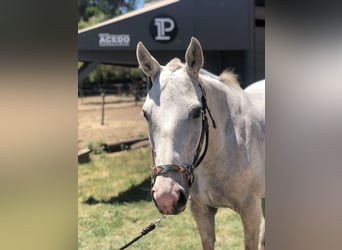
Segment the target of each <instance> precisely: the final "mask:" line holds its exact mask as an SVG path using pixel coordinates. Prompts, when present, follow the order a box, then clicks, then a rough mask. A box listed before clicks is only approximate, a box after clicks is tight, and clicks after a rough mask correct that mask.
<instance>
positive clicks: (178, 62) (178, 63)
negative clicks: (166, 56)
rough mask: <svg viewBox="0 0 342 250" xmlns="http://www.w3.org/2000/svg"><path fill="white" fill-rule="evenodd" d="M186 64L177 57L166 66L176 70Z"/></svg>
mask: <svg viewBox="0 0 342 250" xmlns="http://www.w3.org/2000/svg"><path fill="white" fill-rule="evenodd" d="M183 66H184V64H183V63H182V61H181V60H180V59H179V58H177V57H175V58H173V59H172V60H171V61H169V62H168V63H167V64H166V67H167V68H168V69H169V70H171V71H172V72H174V71H176V70H177V69H180V68H182V67H183Z"/></svg>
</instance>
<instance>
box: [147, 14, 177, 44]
mask: <svg viewBox="0 0 342 250" xmlns="http://www.w3.org/2000/svg"><path fill="white" fill-rule="evenodd" d="M150 30H151V34H152V36H153V38H154V40H156V41H157V42H161V43H168V42H171V41H172V40H173V39H174V38H175V36H176V35H177V25H176V22H175V21H174V20H173V19H172V18H171V17H169V16H158V17H155V18H153V21H152V22H151V25H150Z"/></svg>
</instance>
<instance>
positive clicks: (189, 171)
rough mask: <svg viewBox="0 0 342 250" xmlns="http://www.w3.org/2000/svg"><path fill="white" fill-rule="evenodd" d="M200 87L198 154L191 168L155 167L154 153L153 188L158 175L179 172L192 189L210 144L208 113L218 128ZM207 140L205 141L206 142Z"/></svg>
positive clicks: (178, 166)
mask: <svg viewBox="0 0 342 250" xmlns="http://www.w3.org/2000/svg"><path fill="white" fill-rule="evenodd" d="M199 87H200V89H201V92H202V97H201V102H202V109H201V116H202V131H201V137H200V140H199V143H198V145H197V149H196V154H195V156H194V159H193V162H192V164H191V165H190V166H186V165H175V164H166V165H159V166H155V161H154V155H153V151H152V161H153V162H152V164H153V167H152V186H153V185H154V182H155V180H156V178H157V176H158V175H160V174H164V173H167V172H177V173H184V174H185V175H186V176H187V179H188V184H189V187H191V185H192V183H193V182H194V179H195V177H194V169H196V168H197V167H198V166H199V165H200V163H201V162H202V160H203V159H204V157H205V155H206V153H207V150H208V142H209V125H208V118H207V111H208V113H209V116H210V119H211V121H212V124H213V127H214V128H216V123H215V120H214V119H213V117H212V115H211V112H210V109H209V108H208V105H207V100H206V94H205V91H204V89H203V88H202V86H201V84H199ZM204 139H205V141H204ZM203 142H204V150H203V152H202V154H201V151H202V149H203Z"/></svg>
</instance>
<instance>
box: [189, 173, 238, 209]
mask: <svg viewBox="0 0 342 250" xmlns="http://www.w3.org/2000/svg"><path fill="white" fill-rule="evenodd" d="M196 177H197V178H196V179H195V182H196V183H195V184H194V187H193V188H192V190H191V197H192V199H196V201H197V202H199V203H201V204H204V205H208V206H213V207H230V208H234V207H236V205H237V203H238V200H239V196H240V195H242V193H243V189H239V188H238V187H237V186H236V181H235V180H234V178H233V177H231V176H226V175H224V174H220V173H216V174H213V173H212V174H204V175H197V176H196Z"/></svg>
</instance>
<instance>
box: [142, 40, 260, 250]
mask: <svg viewBox="0 0 342 250" xmlns="http://www.w3.org/2000/svg"><path fill="white" fill-rule="evenodd" d="M136 53H137V59H138V62H139V66H140V68H141V70H142V71H143V72H144V73H145V74H146V75H147V76H149V77H151V79H152V88H151V90H150V91H149V93H148V95H147V97H146V101H145V103H144V105H143V113H144V116H145V117H146V119H147V121H148V125H149V138H150V143H151V148H152V162H153V167H152V181H153V187H152V197H153V200H154V202H155V204H156V206H157V208H158V209H159V211H160V213H162V214H178V213H180V212H182V211H183V210H184V209H185V207H186V203H187V200H188V197H189V196H190V197H191V198H190V199H191V212H192V215H193V217H194V219H195V221H196V223H197V227H198V230H199V233H200V236H201V240H202V247H203V249H214V243H215V214H216V212H217V209H218V208H219V207H229V208H231V209H233V210H234V211H236V212H237V213H239V214H240V216H241V220H242V223H243V229H244V239H245V249H246V250H247V249H248V250H255V249H257V248H258V242H259V227H260V221H261V214H262V213H261V211H262V204H261V199H263V198H265V111H264V110H265V108H264V106H265V96H264V95H265V94H264V93H265V91H264V89H265V84H264V81H261V82H259V83H258V84H257V85H255V86H253V85H252V86H250V87H248V88H247V89H246V90H245V91H244V90H243V89H241V88H240V86H239V85H238V84H236V83H234V82H235V81H236V80H235V78H234V76H233V75H232V74H229V73H227V72H226V73H224V74H223V75H221V77H218V76H215V75H213V74H211V73H209V72H207V71H205V70H203V69H201V68H202V64H203V52H202V48H201V45H200V43H199V42H198V40H197V39H195V38H191V42H190V45H189V47H188V48H187V50H186V54H185V60H186V63H185V64H182V63H181V61H180V60H179V59H173V60H171V61H170V62H169V63H168V64H167V65H166V66H161V65H160V64H159V63H158V62H157V60H156V59H155V58H154V57H152V56H151V54H150V53H149V52H148V50H147V49H146V48H145V47H144V45H143V44H142V43H141V42H139V43H138V45H137V51H136ZM209 135H210V136H209ZM263 234H264V232H263V233H262V240H261V241H260V245H259V247H260V249H263V245H264V244H263V243H264V236H263Z"/></svg>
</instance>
